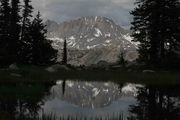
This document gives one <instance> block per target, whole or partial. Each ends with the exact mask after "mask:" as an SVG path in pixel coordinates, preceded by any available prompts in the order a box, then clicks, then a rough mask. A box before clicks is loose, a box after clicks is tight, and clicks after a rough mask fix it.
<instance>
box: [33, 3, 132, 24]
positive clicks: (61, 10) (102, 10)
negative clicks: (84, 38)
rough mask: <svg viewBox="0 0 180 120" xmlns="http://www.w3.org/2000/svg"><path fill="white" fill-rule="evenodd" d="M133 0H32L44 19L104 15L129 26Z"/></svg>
mask: <svg viewBox="0 0 180 120" xmlns="http://www.w3.org/2000/svg"><path fill="white" fill-rule="evenodd" d="M133 2H134V0H32V3H33V5H34V8H35V10H39V11H40V12H41V13H42V15H43V17H44V18H45V19H51V20H55V21H57V22H63V21H67V20H72V19H76V18H79V17H82V16H105V17H108V18H111V19H113V20H114V21H115V22H116V23H117V24H120V25H122V26H129V23H130V20H131V16H130V15H129V12H130V11H131V10H132V9H133Z"/></svg>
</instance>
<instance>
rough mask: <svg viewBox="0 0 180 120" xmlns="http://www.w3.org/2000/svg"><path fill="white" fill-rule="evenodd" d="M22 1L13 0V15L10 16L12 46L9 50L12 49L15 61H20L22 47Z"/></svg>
mask: <svg viewBox="0 0 180 120" xmlns="http://www.w3.org/2000/svg"><path fill="white" fill-rule="evenodd" d="M19 12H20V1H19V0H11V16H10V46H9V47H8V50H9V51H10V53H9V55H10V56H11V60H13V62H18V54H19V50H18V48H19V47H20V42H19V37H20V20H21V16H20V15H19Z"/></svg>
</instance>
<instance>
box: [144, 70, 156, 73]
mask: <svg viewBox="0 0 180 120" xmlns="http://www.w3.org/2000/svg"><path fill="white" fill-rule="evenodd" d="M142 72H143V73H155V71H154V70H143V71H142Z"/></svg>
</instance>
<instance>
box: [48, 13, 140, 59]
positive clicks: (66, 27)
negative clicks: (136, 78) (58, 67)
mask: <svg viewBox="0 0 180 120" xmlns="http://www.w3.org/2000/svg"><path fill="white" fill-rule="evenodd" d="M47 29H48V34H47V37H48V38H49V39H50V40H52V41H53V47H54V48H56V49H58V50H60V49H62V47H63V46H62V45H63V39H64V37H66V39H67V48H68V49H74V50H93V49H96V50H97V49H101V50H100V51H101V52H99V56H101V55H102V53H104V52H102V51H108V52H109V51H112V50H113V53H109V55H110V57H113V56H112V55H114V56H117V55H115V53H117V54H119V52H120V51H121V52H122V51H136V47H137V46H136V44H134V43H133V42H131V37H130V33H129V32H128V31H127V30H125V29H123V28H122V27H121V26H119V25H117V24H115V22H113V21H112V20H111V19H109V18H106V17H101V16H95V17H93V16H90V17H82V18H79V19H76V20H71V21H66V22H63V23H61V24H57V23H55V22H51V21H49V22H48V25H47ZM102 49H107V50H102ZM91 52H92V51H91ZM96 53H98V52H97V51H96ZM86 57H87V56H86ZM104 57H106V55H104ZM87 58H89V57H87ZM111 59H112V58H111ZM100 60H104V59H101V57H100V58H99V61H100ZM109 61H110V60H108V62H109Z"/></svg>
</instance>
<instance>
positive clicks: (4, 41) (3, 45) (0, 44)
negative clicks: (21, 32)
mask: <svg viewBox="0 0 180 120" xmlns="http://www.w3.org/2000/svg"><path fill="white" fill-rule="evenodd" d="M9 21H10V5H9V0H1V1H0V63H1V65H7V64H10V62H11V60H10V59H9V57H10V56H9V51H8V50H9V45H10V31H9V27H10V24H9Z"/></svg>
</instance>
